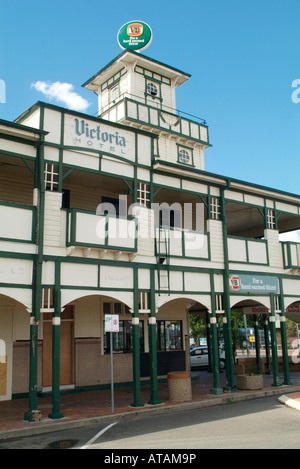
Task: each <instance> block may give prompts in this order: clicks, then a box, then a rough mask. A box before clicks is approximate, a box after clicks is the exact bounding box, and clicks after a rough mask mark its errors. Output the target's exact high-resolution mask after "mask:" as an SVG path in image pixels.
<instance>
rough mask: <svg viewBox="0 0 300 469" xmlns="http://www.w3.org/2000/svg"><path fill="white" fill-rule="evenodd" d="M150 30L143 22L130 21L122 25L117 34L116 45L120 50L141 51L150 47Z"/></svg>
mask: <svg viewBox="0 0 300 469" xmlns="http://www.w3.org/2000/svg"><path fill="white" fill-rule="evenodd" d="M151 41H152V30H151V28H150V26H149V25H148V24H147V23H144V22H143V21H130V22H129V23H126V24H124V25H123V26H122V27H121V28H120V29H119V32H118V43H119V46H120V47H122V49H129V50H135V51H142V50H143V49H146V48H147V47H148V46H150V44H151Z"/></svg>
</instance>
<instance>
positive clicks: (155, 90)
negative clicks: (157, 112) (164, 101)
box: [147, 81, 158, 98]
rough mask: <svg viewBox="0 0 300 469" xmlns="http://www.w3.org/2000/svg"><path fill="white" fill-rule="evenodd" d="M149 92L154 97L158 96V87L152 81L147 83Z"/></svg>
mask: <svg viewBox="0 0 300 469" xmlns="http://www.w3.org/2000/svg"><path fill="white" fill-rule="evenodd" d="M147 94H150V96H152V97H153V98H155V97H157V96H158V87H157V85H156V84H155V83H153V82H152V81H149V82H148V83H147Z"/></svg>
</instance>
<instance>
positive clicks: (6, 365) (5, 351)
mask: <svg viewBox="0 0 300 469" xmlns="http://www.w3.org/2000/svg"><path fill="white" fill-rule="evenodd" d="M13 293H16V296H18V295H19V296H22V294H23V297H24V298H25V296H26V292H25V293H24V292H21V291H20V290H18V291H17V292H15V291H14V292H13ZM29 321H30V317H29V313H28V311H27V308H26V306H25V305H24V304H22V303H21V302H20V301H17V300H16V299H14V298H13V297H11V296H8V295H4V294H0V400H6V399H11V396H12V394H18V393H21V392H28V374H29V368H28V362H29V339H30V337H29Z"/></svg>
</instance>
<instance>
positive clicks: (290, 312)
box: [285, 300, 300, 324]
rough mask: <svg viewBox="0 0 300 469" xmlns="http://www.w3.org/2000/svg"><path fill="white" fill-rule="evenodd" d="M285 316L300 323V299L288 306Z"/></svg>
mask: <svg viewBox="0 0 300 469" xmlns="http://www.w3.org/2000/svg"><path fill="white" fill-rule="evenodd" d="M285 316H286V318H287V319H290V320H291V321H293V322H296V323H297V324H299V323H300V300H296V301H293V302H292V303H289V304H288V305H287V306H286V308H285Z"/></svg>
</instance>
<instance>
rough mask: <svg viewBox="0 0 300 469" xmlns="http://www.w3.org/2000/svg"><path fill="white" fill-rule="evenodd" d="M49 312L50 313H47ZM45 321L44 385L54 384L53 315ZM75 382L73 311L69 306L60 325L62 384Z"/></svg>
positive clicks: (45, 317)
mask: <svg viewBox="0 0 300 469" xmlns="http://www.w3.org/2000/svg"><path fill="white" fill-rule="evenodd" d="M46 314H48V313H46ZM46 314H44V322H43V387H47V386H52V315H51V314H49V316H51V319H48V317H49V316H46ZM68 384H73V311H72V308H71V307H67V308H66V309H65V311H64V312H63V313H62V318H61V325H60V385H68Z"/></svg>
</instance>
